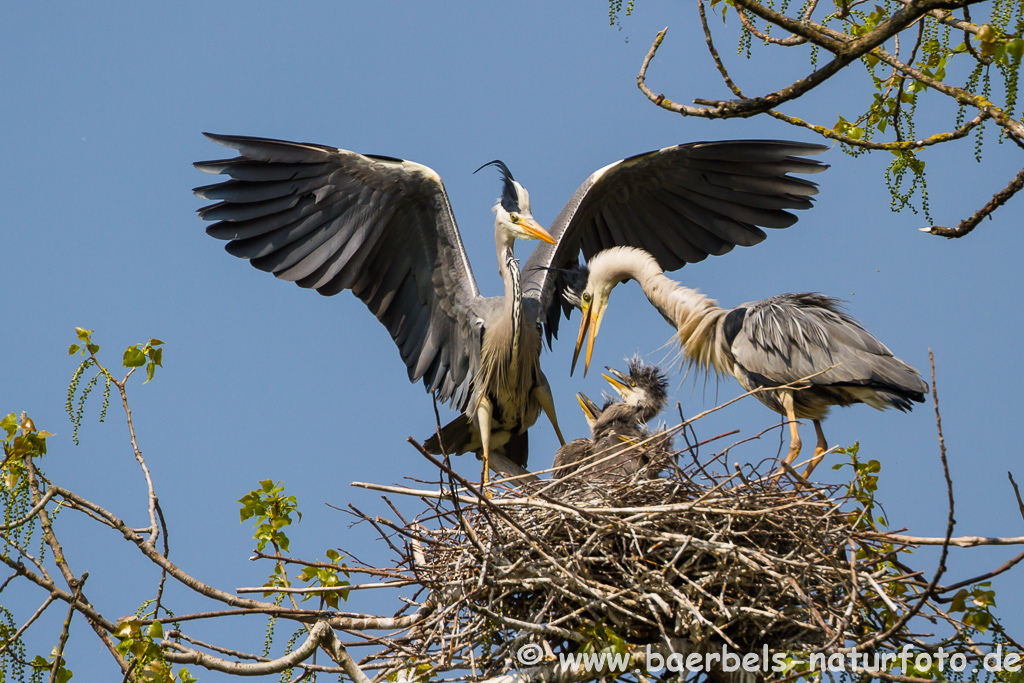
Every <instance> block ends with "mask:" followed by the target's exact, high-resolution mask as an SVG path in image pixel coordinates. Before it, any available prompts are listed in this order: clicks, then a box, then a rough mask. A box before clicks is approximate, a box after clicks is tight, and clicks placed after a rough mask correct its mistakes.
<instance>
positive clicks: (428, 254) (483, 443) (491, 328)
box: [195, 134, 826, 481]
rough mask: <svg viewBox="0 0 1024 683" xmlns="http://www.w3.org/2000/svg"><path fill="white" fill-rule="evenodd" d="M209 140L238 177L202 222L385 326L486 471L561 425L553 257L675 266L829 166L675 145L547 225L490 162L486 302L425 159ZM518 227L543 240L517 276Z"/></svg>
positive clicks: (610, 175)
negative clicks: (552, 366) (552, 360)
mask: <svg viewBox="0 0 1024 683" xmlns="http://www.w3.org/2000/svg"><path fill="white" fill-rule="evenodd" d="M207 137H209V138H210V139H211V140H213V141H214V142H216V143H218V144H221V145H224V146H225V147H230V148H232V149H235V150H237V151H238V152H239V153H240V156H238V157H236V158H234V159H226V160H218V161H205V162H199V163H197V164H195V165H196V167H197V168H198V169H199V170H201V171H205V172H207V173H214V174H224V175H227V176H230V178H231V179H230V180H228V181H226V182H222V183H217V184H214V185H208V186H204V187H200V188H197V189H196V190H195V193H196V194H197V195H198V196H200V197H202V198H204V199H210V200H218V203H216V204H213V205H211V206H207V207H205V208H203V209H200V211H199V215H200V217H201V218H203V219H204V220H211V221H217V222H216V223H215V224H214V225H211V226H210V227H209V228H207V232H208V233H209V234H210V235H212V236H213V237H216V238H219V239H224V240H230V241H229V243H228V244H227V245H226V249H227V251H228V252H229V253H230V254H233V255H235V256H238V257H241V258H246V259H249V261H250V263H252V265H253V266H255V267H256V268H259V269H260V270H264V271H268V272H271V273H273V274H274V275H275V276H276V277H278V278H281V279H283V280H290V281H293V282H295V283H296V284H297V285H299V286H300V287H306V288H311V289H315V290H317V291H318V292H319V293H320V294H323V295H328V296H330V295H333V294H337V293H338V292H340V291H342V290H344V289H351V290H352V291H353V293H354V294H355V295H356V296H358V297H359V298H360V299H361V300H362V301H363V302H364V303H365V304H366V305H367V306H368V307H369V309H370V311H371V312H373V314H374V315H375V316H377V319H378V320H380V321H381V322H382V323H383V324H384V325H385V326H386V327H387V328H388V331H389V332H390V333H391V337H392V339H393V340H394V341H395V343H396V344H397V345H398V348H399V352H400V354H401V356H402V360H403V361H404V362H405V364H406V368H407V369H408V374H409V379H410V380H411V381H413V382H416V381H419V380H422V381H423V384H424V386H425V387H426V389H427V391H429V392H432V393H433V394H434V395H435V396H436V397H437V398H438V399H440V400H442V401H448V402H450V404H451V405H452V406H453V407H455V408H458V409H459V410H461V411H462V413H463V416H462V417H460V418H458V419H457V420H456V421H455V422H454V423H452V425H449V427H446V428H445V430H446V431H445V430H442V439H441V441H443V446H444V447H445V448H446V449H448V451H449V452H458V453H463V452H467V451H469V450H476V451H477V452H478V453H479V454H480V456H481V458H482V460H483V463H484V475H483V478H484V480H485V481H486V479H487V473H488V465H489V464H490V459H489V455H490V452H491V451H492V450H496V451H503V452H504V454H505V456H506V457H507V458H508V459H509V460H511V461H512V462H513V463H515V464H517V465H519V466H522V467H525V465H526V462H527V455H528V450H527V448H528V446H527V440H526V430H527V429H528V428H529V427H530V426H532V425H533V423H534V422H535V421H536V419H537V416H538V415H539V412H540V410H542V409H543V410H544V411H545V412H546V413H547V415H548V417H549V419H550V420H551V422H552V424H553V425H554V426H555V429H556V432H558V427H557V421H556V419H555V409H554V402H553V400H552V398H551V392H550V389H549V388H548V385H547V381H546V380H545V378H544V375H543V373H541V371H540V362H539V357H540V350H541V338H542V337H541V335H542V328H543V332H544V334H546V337H547V341H548V344H549V345H550V343H551V339H552V338H553V337H554V336H556V335H557V331H558V323H559V319H560V316H561V313H562V312H563V311H564V312H565V314H566V315H568V314H569V311H570V309H569V307H568V305H566V304H564V302H563V300H562V297H561V296H560V295H559V294H560V291H561V289H562V288H563V287H564V279H563V277H562V276H561V274H560V271H559V270H558V269H559V268H566V267H568V266H569V265H572V264H575V263H576V262H577V258H578V255H579V253H580V252H581V251H582V252H583V254H584V256H585V257H587V258H589V257H590V256H592V255H594V254H596V253H597V252H599V251H601V250H602V249H607V248H609V247H612V246H616V245H629V246H636V247H643V248H646V249H648V250H649V251H650V252H651V253H652V254H653V255H654V256H655V257H656V258H657V259H658V261H659V262H660V263H661V265H662V267H663V268H665V269H668V270H672V269H676V268H679V267H681V266H682V265H683V264H685V263H693V262H696V261H701V260H703V259H704V258H706V257H707V256H708V255H709V254H714V255H719V254H724V253H726V252H728V251H730V250H731V249H732V248H733V247H734V246H736V245H742V246H750V245H753V244H756V243H758V242H760V241H761V240H763V239H764V238H765V233H764V232H763V231H762V230H760V229H759V228H758V227H757V226H762V227H769V228H785V227H788V226H790V225H792V224H793V223H794V222H796V217H795V216H793V215H792V214H791V213H789V212H788V211H787V209H807V208H810V207H811V205H812V202H811V195H813V194H815V193H816V191H817V190H816V186H815V185H814V183H811V182H809V181H807V180H804V179H801V178H795V177H793V176H791V175H789V174H790V173H816V172H819V171H822V170H824V169H825V168H826V166H824V165H823V164H821V163H819V162H816V161H814V160H810V159H805V158H801V155H813V154H818V153H820V152H822V151H824V150H825V149H826V148H825V147H824V146H822V145H812V144H804V143H798V142H783V141H774V140H754V141H723V142H701V143H690V144H684V145H676V146H673V147H666V148H664V149H661V150H657V151H654V152H649V153H647V154H640V155H637V156H634V157H630V158H628V159H624V160H622V161H618V162H615V163H614V164H610V165H608V166H606V167H604V168H602V169H600V170H598V171H597V172H595V173H593V174H592V175H591V176H590V177H589V178H588V179H587V180H586V181H585V182H584V183H583V185H581V186H580V188H579V189H578V190H577V191H576V193H575V194H574V195H573V196H572V198H571V199H570V200H569V203H568V204H566V206H565V208H563V209H562V211H561V213H560V214H559V215H558V217H557V218H556V220H555V222H554V224H553V226H552V227H551V228H550V232H545V231H544V229H543V228H541V226H540V225H539V224H538V223H537V222H536V221H535V220H534V219H533V217H532V214H531V211H530V199H529V194H528V193H527V191H526V189H525V188H524V187H523V186H522V185H520V184H519V183H518V182H516V181H515V180H514V179H513V177H512V174H511V173H510V172H509V170H508V168H507V167H506V166H505V165H504V164H503V163H501V162H492V163H493V165H495V166H497V167H498V169H499V170H500V171H501V173H502V176H503V192H502V196H501V198H500V199H499V200H498V203H497V204H495V206H494V213H495V222H494V225H495V243H496V248H497V256H498V272H499V274H500V275H501V278H502V281H503V283H504V287H505V293H504V296H501V297H490V298H485V297H482V296H481V295H480V292H479V290H478V289H477V285H476V280H475V279H474V277H473V272H472V270H471V269H470V265H469V259H468V257H467V255H466V252H465V249H464V248H463V245H462V240H461V238H460V237H459V232H458V229H457V227H456V225H455V218H454V216H453V214H452V210H451V206H450V204H449V202H448V196H447V194H446V192H445V189H444V185H443V184H442V182H441V178H440V177H439V176H438V174H437V173H435V172H434V171H433V170H431V169H430V168H428V167H426V166H423V165H421V164H417V163H415V162H411V161H405V160H402V159H396V158H393V157H385V156H375V155H363V154H357V153H355V152H350V151H347V150H343V149H337V148H334V147H328V146H325V145H318V144H309V143H296V142H286V141H283V140H271V139H265V138H251V137H243V136H229V135H210V134H207ZM486 165H488V164H485V166H486ZM478 170H479V169H478ZM516 239H535V240H541V241H542V245H541V246H540V247H539V248H537V249H536V250H534V252H533V254H532V255H531V256H530V258H529V260H528V261H527V262H526V266H525V268H523V270H522V272H521V271H520V269H519V267H518V262H517V261H516V259H515V256H514V253H513V243H514V241H515V240H516ZM446 433H447V434H448V435H449V436H452V437H453V438H452V439H450V440H449V439H444V438H443V437H444V436H445V434H446ZM455 437H457V438H455ZM559 439H560V441H562V443H564V440H562V439H561V436H560V434H559ZM436 445H437V446H440V445H442V444H436Z"/></svg>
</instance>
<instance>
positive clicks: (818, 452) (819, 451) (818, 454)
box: [804, 445, 828, 479]
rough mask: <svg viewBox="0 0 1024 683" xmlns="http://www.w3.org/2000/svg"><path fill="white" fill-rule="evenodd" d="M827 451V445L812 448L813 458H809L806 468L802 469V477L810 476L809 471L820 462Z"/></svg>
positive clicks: (807, 477)
mask: <svg viewBox="0 0 1024 683" xmlns="http://www.w3.org/2000/svg"><path fill="white" fill-rule="evenodd" d="M827 452H828V446H827V445H825V446H818V447H817V448H815V449H814V458H813V459H812V460H811V462H810V464H809V465H807V469H806V470H804V479H810V478H811V472H813V471H814V468H815V467H817V466H818V463H819V462H821V459H822V458H824V457H825V453H827Z"/></svg>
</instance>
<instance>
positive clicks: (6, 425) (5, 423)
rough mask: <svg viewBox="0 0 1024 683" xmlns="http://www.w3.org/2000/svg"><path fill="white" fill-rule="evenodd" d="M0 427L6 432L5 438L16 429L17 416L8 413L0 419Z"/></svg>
mask: <svg viewBox="0 0 1024 683" xmlns="http://www.w3.org/2000/svg"><path fill="white" fill-rule="evenodd" d="M0 428H2V429H3V430H4V431H5V432H7V438H10V437H11V435H12V434H14V432H16V431H17V430H18V418H17V417H15V415H14V413H8V414H7V415H6V416H5V417H4V419H2V420H0Z"/></svg>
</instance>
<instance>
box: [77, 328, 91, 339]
mask: <svg viewBox="0 0 1024 683" xmlns="http://www.w3.org/2000/svg"><path fill="white" fill-rule="evenodd" d="M75 334H77V335H78V338H79V339H81V340H82V341H84V342H87V341H89V337H90V336H92V330H86V329H84V328H81V327H76V328H75Z"/></svg>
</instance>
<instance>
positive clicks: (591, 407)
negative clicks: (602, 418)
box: [576, 391, 601, 425]
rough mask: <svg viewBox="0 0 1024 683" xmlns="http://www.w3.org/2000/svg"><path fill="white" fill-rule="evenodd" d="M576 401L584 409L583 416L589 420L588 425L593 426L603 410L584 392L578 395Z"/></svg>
mask: <svg viewBox="0 0 1024 683" xmlns="http://www.w3.org/2000/svg"><path fill="white" fill-rule="evenodd" d="M576 400H577V401H579V402H580V408H582V409H583V416H584V417H585V418H586V419H587V424H591V425H592V424H593V423H594V421H595V420H597V418H598V416H599V415H600V414H601V409H600V408H598V407H597V404H596V403H594V402H593V401H591V400H590V399H589V398H588V397H587V395H586V394H584V393H583V392H582V391H581V392H579V393H578V394H576Z"/></svg>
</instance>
